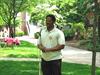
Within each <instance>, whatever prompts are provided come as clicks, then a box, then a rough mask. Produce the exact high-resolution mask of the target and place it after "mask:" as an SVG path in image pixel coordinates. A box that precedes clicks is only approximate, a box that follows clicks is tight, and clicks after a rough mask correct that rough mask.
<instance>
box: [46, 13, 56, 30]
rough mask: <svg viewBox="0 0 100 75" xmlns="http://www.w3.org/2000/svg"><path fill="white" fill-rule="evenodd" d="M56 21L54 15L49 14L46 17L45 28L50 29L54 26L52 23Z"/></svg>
mask: <svg viewBox="0 0 100 75" xmlns="http://www.w3.org/2000/svg"><path fill="white" fill-rule="evenodd" d="M55 21H56V18H55V16H54V15H52V14H49V15H47V16H46V26H47V28H51V27H52V26H54V23H55Z"/></svg>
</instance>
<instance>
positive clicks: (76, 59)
mask: <svg viewBox="0 0 100 75" xmlns="http://www.w3.org/2000/svg"><path fill="white" fill-rule="evenodd" d="M62 54H63V61H66V62H72V63H79V64H89V65H91V64H92V52H91V51H87V50H82V49H78V48H74V47H69V46H66V47H65V48H64V50H63V51H62ZM96 66H98V67H100V52H97V53H96Z"/></svg>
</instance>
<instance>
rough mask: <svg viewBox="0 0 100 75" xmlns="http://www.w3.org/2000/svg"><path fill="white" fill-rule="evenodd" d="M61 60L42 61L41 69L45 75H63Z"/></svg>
mask: <svg viewBox="0 0 100 75" xmlns="http://www.w3.org/2000/svg"><path fill="white" fill-rule="evenodd" d="M61 62H62V60H61V59H58V60H52V61H45V60H43V59H42V61H41V69H42V73H43V75H61Z"/></svg>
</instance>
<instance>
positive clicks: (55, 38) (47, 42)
mask: <svg viewBox="0 0 100 75" xmlns="http://www.w3.org/2000/svg"><path fill="white" fill-rule="evenodd" d="M40 43H41V44H42V45H43V46H44V47H46V48H52V47H55V46H57V45H58V44H59V45H65V37H64V34H63V32H62V31H61V30H59V29H57V28H56V27H55V28H54V29H53V30H51V31H48V30H47V28H46V27H45V28H43V29H42V31H41V37H40V38H39V42H38V44H40ZM41 57H42V58H43V59H44V60H46V61H50V60H56V59H61V58H62V54H61V51H60V50H59V51H53V52H42V54H41Z"/></svg>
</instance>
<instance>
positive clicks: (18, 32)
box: [15, 27, 24, 36]
mask: <svg viewBox="0 0 100 75" xmlns="http://www.w3.org/2000/svg"><path fill="white" fill-rule="evenodd" d="M15 34H16V36H23V35H24V32H23V31H22V30H21V29H20V28H19V27H17V28H16V33H15Z"/></svg>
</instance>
